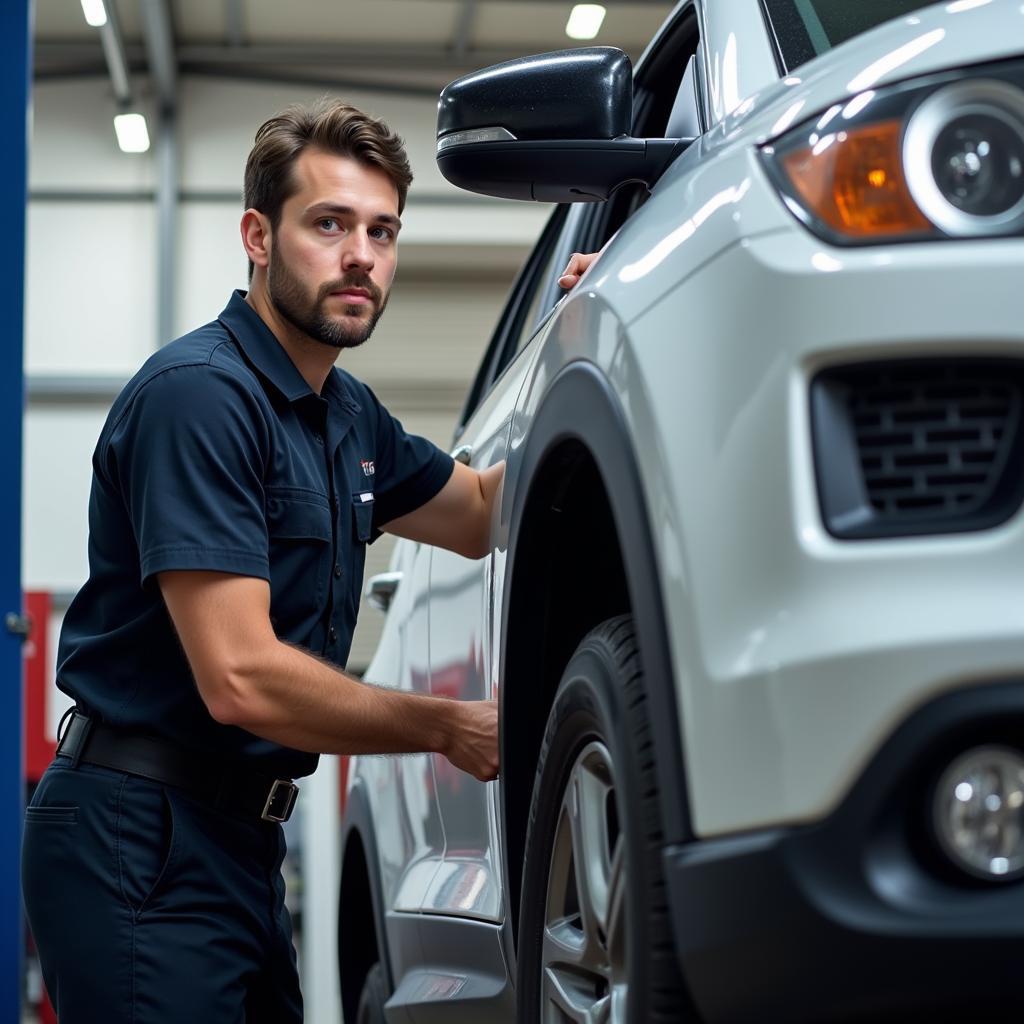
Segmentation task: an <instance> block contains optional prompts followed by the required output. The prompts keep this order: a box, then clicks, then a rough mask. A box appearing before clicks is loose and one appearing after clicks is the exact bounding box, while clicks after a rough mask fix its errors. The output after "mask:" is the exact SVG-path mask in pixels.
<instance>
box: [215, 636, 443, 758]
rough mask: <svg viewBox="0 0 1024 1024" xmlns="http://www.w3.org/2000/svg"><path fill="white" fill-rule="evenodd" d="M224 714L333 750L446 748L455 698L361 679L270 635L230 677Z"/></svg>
mask: <svg viewBox="0 0 1024 1024" xmlns="http://www.w3.org/2000/svg"><path fill="white" fill-rule="evenodd" d="M230 691H231V693H232V702H231V703H232V710H231V712H230V715H229V720H230V721H231V723H232V724H234V725H238V726H241V727H242V728H243V729H246V730H247V731H248V732H251V733H254V734H255V735H257V736H260V737H262V738H263V739H267V740H271V741H273V742H274V743H280V744H282V745H283V746H286V747H292V748H294V749H297V750H308V751H314V752H319V753H332V754H399V753H416V752H436V753H446V752H447V750H448V748H449V745H450V741H451V739H452V736H453V734H454V733H455V731H456V730H457V729H458V727H459V721H460V715H461V705H460V703H459V702H458V701H453V700H449V699H445V698H439V697H430V696H427V695H424V694H416V693H407V692H403V691H400V690H390V689H383V688H380V687H376V686H371V685H368V684H366V683H361V682H359V681H358V680H356V679H353V678H352V677H351V676H347V675H345V674H344V673H343V672H341V671H340V670H338V669H337V668H334V667H333V666H331V665H328V664H326V663H325V662H323V661H321V660H319V659H318V658H316V657H314V656H313V655H311V654H309V653H307V652H305V651H303V650H300V649H298V648H296V647H291V646H289V645H288V644H286V643H282V642H280V641H277V642H275V643H273V644H271V645H269V646H268V647H267V648H265V649H264V650H262V651H261V652H260V654H259V657H254V658H253V660H252V663H251V664H249V665H246V666H242V667H240V668H239V669H237V670H236V672H235V673H234V674H233V677H232V679H231V680H230Z"/></svg>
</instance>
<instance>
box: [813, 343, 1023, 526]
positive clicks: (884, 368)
mask: <svg viewBox="0 0 1024 1024" xmlns="http://www.w3.org/2000/svg"><path fill="white" fill-rule="evenodd" d="M811 408H812V423H813V429H814V445H815V463H816V470H817V476H818V489H819V496H820V498H821V504H822V511H823V513H824V516H825V522H826V525H827V526H828V529H829V531H830V532H831V533H833V534H835V535H836V536H839V537H886V536H901V535H907V534H923V533H944V532H951V531H963V530H978V529H985V528H987V527H990V526H994V525H996V524H997V523H999V522H1002V521H1004V520H1005V519H1007V518H1008V517H1009V516H1010V515H1012V514H1013V513H1014V511H1016V509H1017V508H1018V507H1019V506H1020V503H1021V498H1022V496H1024V495H1022V486H1024V472H1022V466H1021V459H1020V456H1021V447H1022V436H1021V435H1022V430H1021V426H1022V413H1024V364H1022V363H1021V362H1020V361H1016V360H1005V359H955V360H948V359H946V360H940V359H921V360H914V361H899V362H890V363H871V364H860V365H856V366H846V367H835V368H832V369H829V370H826V371H824V372H823V373H820V374H819V375H818V376H817V377H816V378H815V379H814V381H813V382H812V385H811Z"/></svg>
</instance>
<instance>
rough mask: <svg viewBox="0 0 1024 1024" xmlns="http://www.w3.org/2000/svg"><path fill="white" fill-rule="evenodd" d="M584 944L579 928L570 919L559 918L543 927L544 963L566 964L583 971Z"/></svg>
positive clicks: (584, 960)
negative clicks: (559, 919)
mask: <svg viewBox="0 0 1024 1024" xmlns="http://www.w3.org/2000/svg"><path fill="white" fill-rule="evenodd" d="M586 953H587V949H586V944H585V942H584V940H583V936H582V935H581V933H580V930H579V929H578V928H576V927H574V926H573V924H572V922H571V921H568V920H565V919H563V920H561V921H558V922H556V923H554V924H549V925H547V926H546V927H545V928H544V953H543V955H544V963H545V964H547V965H548V966H551V967H555V966H566V967H572V968H576V969H577V970H580V971H585V970H587V968H588V966H589V965H588V964H587V963H586Z"/></svg>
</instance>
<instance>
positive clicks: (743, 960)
mask: <svg viewBox="0 0 1024 1024" xmlns="http://www.w3.org/2000/svg"><path fill="white" fill-rule="evenodd" d="M990 742H999V743H1005V744H1007V745H1010V746H1016V747H1022V746H1024V683H1021V682H1016V681H1015V682H1011V683H1000V684H985V685H975V686H971V687H969V688H967V689H961V690H957V691H955V692H952V693H948V694H945V695H943V696H941V697H939V698H937V699H935V700H933V701H931V702H930V703H928V704H926V705H925V706H923V707H922V708H920V709H919V710H918V711H917V712H915V713H914V714H912V715H911V716H910V717H909V718H907V719H906V720H905V721H904V722H903V723H902V724H901V725H900V726H899V727H898V728H897V729H896V730H895V731H894V732H893V734H892V735H891V736H890V737H889V739H888V740H887V741H886V742H885V743H884V744H883V745H882V747H881V749H880V750H879V751H878V753H877V754H876V755H875V756H874V757H873V758H872V760H871V762H870V763H869V764H868V766H867V768H866V769H865V770H864V772H863V773H862V774H861V776H860V777H859V779H858V780H857V782H856V783H855V784H854V786H853V788H852V790H851V791H850V792H849V794H848V795H847V796H846V798H845V799H844V800H843V802H842V803H841V804H840V806H839V807H838V809H837V810H835V811H834V812H833V813H832V814H830V815H829V816H828V817H827V818H825V819H824V820H822V821H821V822H820V823H818V824H816V825H813V826H807V827H803V828H789V829H775V830H768V831H764V832H758V833H752V834H747V835H742V836H738V837H729V838H724V839H712V840H706V841H703V842H695V843H691V844H688V845H681V846H677V847H676V848H675V849H668V850H666V853H665V865H666V883H667V886H668V890H669V898H670V903H671V906H672V914H673V921H674V924H675V933H676V944H677V950H678V952H679V957H680V962H681V963H682V966H683V969H684V971H685V973H686V977H687V980H688V982H689V984H690V988H691V991H692V993H693V995H694V998H695V1000H696V1002H697V1004H698V1005H699V1007H700V1009H701V1011H702V1013H703V1014H704V1019H706V1020H707V1021H709V1022H721V1021H750V1020H786V1021H792V1022H812V1021H813V1022H819V1021H820V1022H825V1021H852V1020H871V1021H889V1020H892V1021H895V1020H902V1021H906V1020H912V1019H913V1020H918V1019H920V1020H924V1019H928V1020H936V1021H946V1020H952V1019H956V1020H980V1019H986V1020H1010V1019H1014V1020H1017V1019H1020V1017H1021V1013H1022V1011H1024V989H1022V988H1021V985H1020V964H1021V958H1022V956H1024V882H1009V883H1003V884H988V883H984V882H979V881H978V880H975V879H972V878H970V877H968V876H967V875H966V874H963V873H961V872H959V871H957V870H956V869H955V868H953V867H952V865H951V864H949V862H948V861H947V860H946V858H945V857H944V856H943V855H942V854H941V852H940V850H939V848H938V845H937V843H936V841H935V839H934V837H933V834H932V828H931V824H930V822H931V813H930V811H931V798H932V796H933V793H934V786H935V784H936V781H937V778H938V776H939V775H940V774H941V771H942V769H943V768H944V767H945V766H946V765H948V764H949V762H950V761H951V760H952V759H953V758H954V757H956V756H957V754H958V753H960V752H962V751H963V750H965V749H968V748H970V747H973V746H975V745H981V744H985V743H990ZM737 979H742V983H741V984H737ZM1011 1011H1012V1013H1011Z"/></svg>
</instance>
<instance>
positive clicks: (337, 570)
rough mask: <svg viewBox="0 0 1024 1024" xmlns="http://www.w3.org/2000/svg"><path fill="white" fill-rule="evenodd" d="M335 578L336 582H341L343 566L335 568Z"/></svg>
mask: <svg viewBox="0 0 1024 1024" xmlns="http://www.w3.org/2000/svg"><path fill="white" fill-rule="evenodd" d="M334 578H335V579H336V580H340V579H341V566H340V565H336V566H335V567H334Z"/></svg>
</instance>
